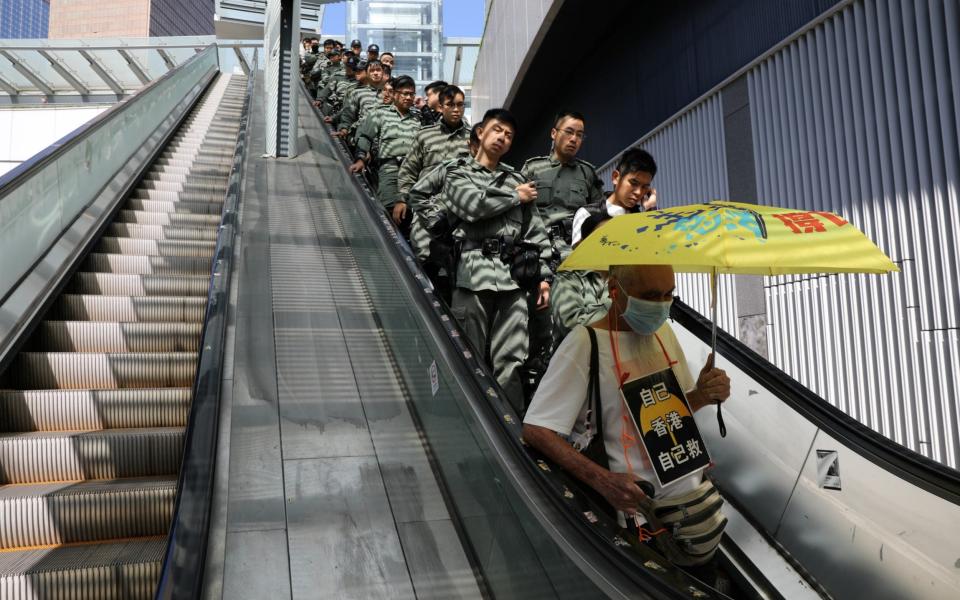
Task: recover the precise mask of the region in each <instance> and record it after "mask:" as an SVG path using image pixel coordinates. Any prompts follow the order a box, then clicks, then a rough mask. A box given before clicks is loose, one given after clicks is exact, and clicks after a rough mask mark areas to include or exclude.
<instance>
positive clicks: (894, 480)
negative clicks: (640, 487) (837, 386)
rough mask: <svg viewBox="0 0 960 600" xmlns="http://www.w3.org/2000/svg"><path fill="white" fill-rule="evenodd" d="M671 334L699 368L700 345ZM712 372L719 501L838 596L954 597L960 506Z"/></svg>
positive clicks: (711, 441) (703, 424)
mask: <svg viewBox="0 0 960 600" xmlns="http://www.w3.org/2000/svg"><path fill="white" fill-rule="evenodd" d="M674 330H675V331H676V333H677V338H678V339H679V340H680V343H681V345H682V346H683V348H684V350H685V352H686V354H687V359H688V360H689V361H690V362H691V363H692V364H695V365H696V364H702V363H703V361H705V359H706V356H707V353H708V352H709V348H708V346H707V344H706V343H704V342H703V341H702V340H701V339H700V338H699V337H697V336H695V335H694V334H692V333H691V332H689V331H688V330H686V329H684V328H683V327H682V326H680V325H679V324H674ZM718 366H719V367H720V368H722V369H724V370H725V371H727V373H728V374H729V375H730V378H731V398H730V400H729V401H728V402H726V403H725V404H724V409H723V414H724V421H725V423H726V425H727V430H728V435H727V437H726V438H721V437H720V435H719V433H718V430H717V423H716V409H714V408H712V407H707V408H704V409H702V410H700V411H698V413H697V417H696V419H697V423H698V425H699V426H700V430H701V432H702V433H703V435H704V438H705V440H706V443H707V447H708V449H709V450H710V453H711V456H712V458H713V460H714V462H715V463H716V467H714V468H713V470H712V471H711V473H712V475H713V476H714V477H715V478H716V479H717V481H718V483H719V484H720V486H721V488H722V489H723V492H724V495H725V496H726V497H728V498H730V499H732V500H733V501H735V502H736V503H737V504H738V505H739V506H744V507H749V508H750V512H751V514H750V517H751V518H752V519H753V520H754V522H755V524H757V525H759V526H760V527H761V528H762V529H764V530H765V531H766V533H767V534H768V535H770V536H772V537H773V538H774V539H775V540H776V541H777V542H779V543H780V544H782V546H783V547H784V548H785V549H786V550H787V551H788V552H789V553H790V554H791V555H792V557H793V558H794V559H795V560H796V561H798V562H799V563H800V564H802V565H803V567H804V569H805V570H806V571H807V572H808V573H809V574H810V575H811V576H812V577H813V578H814V579H815V580H816V581H817V582H818V583H819V584H821V585H823V586H824V587H825V588H826V589H827V590H828V591H829V592H830V593H831V594H832V595H834V596H835V597H837V598H918V597H923V598H929V599H938V600H939V599H944V600H946V599H952V598H957V597H960V570H958V569H957V568H956V561H957V557H958V554H957V550H956V548H957V541H956V534H957V523H960V507H958V506H957V505H955V504H954V503H952V502H950V501H948V500H947V499H944V498H941V497H939V496H937V495H935V494H932V493H930V492H928V491H927V490H924V489H922V488H920V487H918V486H916V485H913V484H912V483H910V482H908V481H906V480H904V479H902V478H900V477H898V476H897V475H895V474H894V473H892V472H890V471H888V470H886V469H883V468H881V467H880V466H879V465H877V464H875V463H874V462H872V461H870V460H867V459H866V458H864V457H863V456H861V455H860V454H859V453H858V452H856V451H855V450H854V449H853V448H851V447H849V446H848V445H845V444H844V443H843V442H842V441H841V440H837V439H835V438H833V437H831V436H830V435H828V434H827V433H826V432H824V431H823V430H820V429H818V428H817V427H816V426H815V425H814V424H813V423H811V422H810V421H809V420H807V419H806V418H804V417H803V416H801V415H800V414H799V413H798V412H796V411H795V410H793V409H792V408H791V407H789V406H787V405H786V404H785V403H783V402H782V401H781V400H780V399H779V398H777V397H776V396H775V395H773V394H772V393H771V392H770V391H768V390H767V389H765V388H764V387H763V386H762V385H760V384H758V383H757V382H755V381H753V380H752V379H751V378H750V377H749V376H748V375H746V374H745V373H743V371H742V370H740V369H739V368H737V367H736V366H735V365H733V364H731V363H730V362H729V361H727V360H726V359H724V358H723V356H722V355H721V356H719V357H718ZM834 460H835V461H836V463H834ZM831 468H832V470H831Z"/></svg>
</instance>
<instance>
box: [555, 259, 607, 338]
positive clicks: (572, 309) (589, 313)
mask: <svg viewBox="0 0 960 600" xmlns="http://www.w3.org/2000/svg"><path fill="white" fill-rule="evenodd" d="M609 308H610V297H609V296H608V295H607V278H606V277H605V276H604V275H603V274H602V273H597V272H596V271H559V272H558V273H557V276H556V278H555V279H554V280H553V286H551V288H550V312H551V313H552V316H553V341H554V344H555V345H559V344H560V342H561V341H563V338H564V337H566V335H567V334H568V333H569V332H570V330H571V329H573V328H574V327H575V326H577V325H587V324H589V323H593V322H594V321H596V320H597V319H599V318H601V317H602V316H603V315H605V314H607V310H608V309H609Z"/></svg>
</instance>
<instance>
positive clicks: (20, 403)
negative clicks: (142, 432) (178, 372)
mask: <svg viewBox="0 0 960 600" xmlns="http://www.w3.org/2000/svg"><path fill="white" fill-rule="evenodd" d="M192 395H193V392H192V390H191V389H190V388H189V387H184V388H153V389H150V388H140V389H125V390H95V389H91V390H57V389H51V390H0V431H7V432H16V431H94V430H98V429H126V428H131V427H184V426H185V425H186V424H187V413H188V411H189V410H190V398H191V397H192Z"/></svg>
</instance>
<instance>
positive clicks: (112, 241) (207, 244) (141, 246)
mask: <svg viewBox="0 0 960 600" xmlns="http://www.w3.org/2000/svg"><path fill="white" fill-rule="evenodd" d="M216 247H217V242H216V240H143V239H136V238H128V237H103V238H100V242H99V243H98V244H97V248H96V251H97V252H101V253H104V254H137V255H148V256H205V257H211V258H212V257H213V253H214V251H215V250H216Z"/></svg>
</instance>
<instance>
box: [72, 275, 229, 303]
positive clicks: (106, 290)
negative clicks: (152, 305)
mask: <svg viewBox="0 0 960 600" xmlns="http://www.w3.org/2000/svg"><path fill="white" fill-rule="evenodd" d="M209 288H210V277H209V275H122V274H115V273H77V274H76V275H75V276H74V277H73V279H72V280H71V281H70V283H69V284H68V288H67V291H68V292H72V293H75V294H104V295H106V296H204V297H205V296H206V295H207V292H208V291H209Z"/></svg>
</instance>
